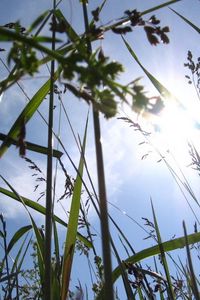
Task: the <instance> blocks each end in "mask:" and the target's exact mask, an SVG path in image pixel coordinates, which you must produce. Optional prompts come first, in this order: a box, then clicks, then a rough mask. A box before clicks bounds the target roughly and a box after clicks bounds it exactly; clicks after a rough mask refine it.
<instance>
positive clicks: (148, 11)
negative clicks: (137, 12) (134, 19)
mask: <svg viewBox="0 0 200 300" xmlns="http://www.w3.org/2000/svg"><path fill="white" fill-rule="evenodd" d="M179 1H182V0H171V1H168V2H165V3H162V4H160V5H157V6H154V7H152V8H149V9H147V10H144V11H143V12H142V13H141V15H146V14H149V13H151V12H153V11H156V10H159V9H161V8H163V7H166V6H168V5H171V4H174V3H177V2H179Z"/></svg>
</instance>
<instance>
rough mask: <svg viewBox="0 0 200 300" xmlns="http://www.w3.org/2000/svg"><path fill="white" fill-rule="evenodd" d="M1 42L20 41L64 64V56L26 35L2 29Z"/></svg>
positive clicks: (0, 29)
mask: <svg viewBox="0 0 200 300" xmlns="http://www.w3.org/2000/svg"><path fill="white" fill-rule="evenodd" d="M0 41H2V42H9V41H18V42H21V43H23V44H25V45H28V46H30V47H32V48H35V49H37V50H39V51H42V52H43V53H46V54H48V55H49V56H50V57H51V59H56V60H57V61H58V62H60V63H62V62H64V58H63V56H62V55H60V53H59V52H58V51H52V50H50V49H49V48H47V47H44V46H43V45H41V44H39V43H38V42H37V40H36V39H34V38H33V37H26V36H25V35H22V34H19V33H17V32H14V31H11V30H8V29H5V28H3V27H0Z"/></svg>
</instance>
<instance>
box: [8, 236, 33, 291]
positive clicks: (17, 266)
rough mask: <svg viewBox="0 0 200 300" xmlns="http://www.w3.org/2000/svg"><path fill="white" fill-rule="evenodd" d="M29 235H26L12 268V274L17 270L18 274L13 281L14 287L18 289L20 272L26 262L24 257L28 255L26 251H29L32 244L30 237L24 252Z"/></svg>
mask: <svg viewBox="0 0 200 300" xmlns="http://www.w3.org/2000/svg"><path fill="white" fill-rule="evenodd" d="M27 237H28V236H26V237H25V239H24V241H23V242H22V244H21V246H20V248H19V251H18V253H17V255H16V257H15V259H14V264H13V266H12V269H11V274H13V273H14V272H16V274H17V275H16V276H15V278H14V280H13V281H12V287H11V288H12V289H13V288H14V287H15V286H16V289H18V288H19V287H18V274H19V273H20V272H21V267H22V264H23V262H24V259H25V257H26V253H27V251H28V248H29V246H30V243H31V239H29V241H28V243H27V245H26V248H25V250H24V251H23V253H22V250H23V248H24V245H25V242H26V239H27Z"/></svg>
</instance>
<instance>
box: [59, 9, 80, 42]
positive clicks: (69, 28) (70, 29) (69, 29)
mask: <svg viewBox="0 0 200 300" xmlns="http://www.w3.org/2000/svg"><path fill="white" fill-rule="evenodd" d="M54 15H55V16H56V18H57V19H58V21H59V22H62V24H63V25H64V28H65V31H66V33H67V36H68V37H69V39H70V40H71V42H75V41H77V40H78V39H80V37H79V35H78V34H77V33H76V31H75V30H74V29H73V27H72V26H71V24H70V23H69V22H68V21H67V19H66V18H65V16H64V15H63V13H62V12H61V10H60V9H56V10H55V12H54Z"/></svg>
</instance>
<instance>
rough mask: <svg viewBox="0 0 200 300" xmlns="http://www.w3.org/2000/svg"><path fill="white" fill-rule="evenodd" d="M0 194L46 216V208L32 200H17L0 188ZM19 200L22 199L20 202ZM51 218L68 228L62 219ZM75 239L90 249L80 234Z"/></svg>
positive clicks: (12, 194)
mask: <svg viewBox="0 0 200 300" xmlns="http://www.w3.org/2000/svg"><path fill="white" fill-rule="evenodd" d="M0 193H2V194H4V195H6V196H8V197H10V198H11V199H14V200H16V201H18V202H21V203H24V204H25V205H26V206H27V207H30V208H32V209H34V210H35V211H37V212H39V213H41V214H43V215H45V214H46V208H45V207H44V206H42V205H41V204H39V203H37V202H35V201H33V200H30V199H28V198H25V197H22V196H20V198H18V197H17V196H16V194H15V193H13V192H11V191H8V190H7V189H4V188H2V187H0ZM21 199H22V201H21ZM53 218H54V220H55V221H56V222H58V223H59V224H61V225H63V226H65V227H67V226H68V225H67V223H66V222H64V221H63V220H62V219H60V218H59V217H58V216H56V215H54V216H53ZM77 238H78V239H79V240H80V241H81V242H83V243H84V245H85V246H86V247H88V248H91V247H92V244H91V242H90V241H88V240H87V239H86V238H85V237H84V236H83V235H82V234H80V233H79V232H78V233H77Z"/></svg>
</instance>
